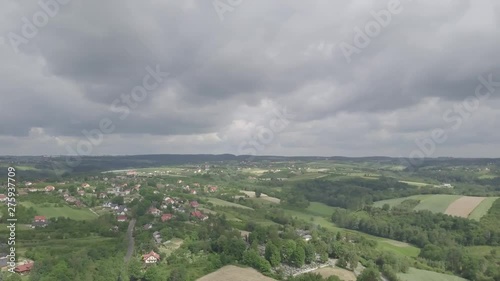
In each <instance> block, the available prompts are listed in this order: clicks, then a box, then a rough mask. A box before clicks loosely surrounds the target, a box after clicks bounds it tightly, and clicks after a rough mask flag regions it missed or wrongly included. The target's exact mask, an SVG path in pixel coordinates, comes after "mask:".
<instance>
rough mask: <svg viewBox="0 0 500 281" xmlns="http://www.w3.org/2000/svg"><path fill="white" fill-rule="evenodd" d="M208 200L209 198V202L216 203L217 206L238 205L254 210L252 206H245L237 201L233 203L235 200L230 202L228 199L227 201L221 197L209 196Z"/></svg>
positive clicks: (238, 206) (237, 206)
mask: <svg viewBox="0 0 500 281" xmlns="http://www.w3.org/2000/svg"><path fill="white" fill-rule="evenodd" d="M207 200H208V202H210V203H212V204H214V205H215V206H222V207H236V208H242V209H250V210H253V209H252V208H250V207H247V206H243V205H240V204H236V203H233V202H228V201H225V200H222V199H219V198H208V199H207Z"/></svg>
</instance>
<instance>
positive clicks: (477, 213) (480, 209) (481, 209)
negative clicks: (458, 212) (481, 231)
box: [469, 197, 498, 221]
mask: <svg viewBox="0 0 500 281" xmlns="http://www.w3.org/2000/svg"><path fill="white" fill-rule="evenodd" d="M497 199H498V197H490V198H486V199H484V200H483V201H482V202H481V204H479V206H477V207H476V208H475V209H474V211H472V213H470V215H469V219H473V220H477V221H478V220H480V219H481V218H482V217H483V216H484V215H486V214H487V213H488V210H489V209H490V208H491V206H492V205H493V203H494V202H495V201H496V200H497Z"/></svg>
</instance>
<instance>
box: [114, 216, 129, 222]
mask: <svg viewBox="0 0 500 281" xmlns="http://www.w3.org/2000/svg"><path fill="white" fill-rule="evenodd" d="M116 220H117V221H121V222H123V221H127V216H118V217H117V218H116Z"/></svg>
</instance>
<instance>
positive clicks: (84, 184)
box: [82, 182, 90, 188]
mask: <svg viewBox="0 0 500 281" xmlns="http://www.w3.org/2000/svg"><path fill="white" fill-rule="evenodd" d="M82 187H83V188H89V187H90V184H88V183H86V182H84V183H82Z"/></svg>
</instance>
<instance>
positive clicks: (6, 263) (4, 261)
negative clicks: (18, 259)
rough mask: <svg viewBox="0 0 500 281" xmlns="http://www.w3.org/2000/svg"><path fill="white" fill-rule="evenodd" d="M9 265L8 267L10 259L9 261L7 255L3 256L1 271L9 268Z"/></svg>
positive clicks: (0, 265) (0, 262)
mask: <svg viewBox="0 0 500 281" xmlns="http://www.w3.org/2000/svg"><path fill="white" fill-rule="evenodd" d="M7 265H8V259H7V257H6V255H3V254H2V255H1V257H0V269H3V268H5V267H7Z"/></svg>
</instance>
